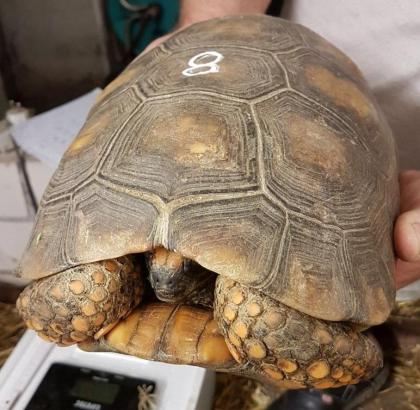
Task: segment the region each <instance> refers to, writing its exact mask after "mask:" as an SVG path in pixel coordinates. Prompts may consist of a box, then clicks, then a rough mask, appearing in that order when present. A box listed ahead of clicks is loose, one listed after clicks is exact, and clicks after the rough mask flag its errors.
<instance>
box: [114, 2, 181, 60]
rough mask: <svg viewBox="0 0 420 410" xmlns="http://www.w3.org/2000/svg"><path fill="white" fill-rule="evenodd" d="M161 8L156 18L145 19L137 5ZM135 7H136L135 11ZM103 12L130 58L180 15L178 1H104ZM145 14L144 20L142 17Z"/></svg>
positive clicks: (161, 34)
mask: <svg viewBox="0 0 420 410" xmlns="http://www.w3.org/2000/svg"><path fill="white" fill-rule="evenodd" d="M152 6H157V7H155V10H156V9H157V8H160V12H159V15H158V17H157V18H148V19H147V16H149V15H150V13H149V14H147V12H143V11H141V10H140V11H139V9H140V7H144V8H147V7H149V10H151V9H150V7H152ZM136 9H137V10H136ZM106 12H107V17H108V20H109V24H110V27H111V29H112V30H113V31H114V33H115V35H116V37H117V39H118V40H119V41H120V42H121V44H123V46H124V48H125V50H126V52H128V53H130V54H131V55H132V56H133V57H134V56H135V55H137V54H139V53H140V52H141V51H142V50H144V48H145V47H146V46H147V45H148V44H149V43H150V42H151V41H153V40H154V39H155V38H157V37H160V36H163V35H164V34H166V33H168V32H169V31H171V30H172V29H173V27H174V26H175V24H176V22H177V20H178V14H179V0H107V2H106ZM144 17H146V19H145V18H144Z"/></svg>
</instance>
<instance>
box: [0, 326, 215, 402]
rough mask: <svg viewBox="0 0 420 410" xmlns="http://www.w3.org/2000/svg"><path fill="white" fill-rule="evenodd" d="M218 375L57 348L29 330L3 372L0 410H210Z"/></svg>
mask: <svg viewBox="0 0 420 410" xmlns="http://www.w3.org/2000/svg"><path fill="white" fill-rule="evenodd" d="M214 381H215V376H214V372H211V371H209V370H205V369H202V368H199V367H194V366H181V365H170V364H165V363H158V362H151V361H148V360H142V359H138V358H135V357H132V356H126V355H122V354H118V353H103V352H98V353H91V352H84V351H82V350H80V349H78V348H77V347H76V346H71V347H58V346H56V345H53V344H51V343H47V342H44V341H43V340H42V339H40V338H39V337H38V336H36V333H35V332H33V331H30V330H28V331H26V333H25V334H24V336H23V337H22V339H21V340H20V341H19V343H18V345H17V346H16V348H15V349H14V350H13V353H12V355H11V356H10V357H9V359H8V360H7V362H6V363H5V365H4V366H3V368H2V369H1V371H0V410H70V409H71V410H73V409H79V410H170V409H171V410H209V409H210V408H211V405H212V401H213V393H214Z"/></svg>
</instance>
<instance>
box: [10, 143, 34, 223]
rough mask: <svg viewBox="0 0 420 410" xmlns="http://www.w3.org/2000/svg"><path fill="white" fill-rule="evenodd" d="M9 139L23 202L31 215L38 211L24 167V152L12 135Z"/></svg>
mask: <svg viewBox="0 0 420 410" xmlns="http://www.w3.org/2000/svg"><path fill="white" fill-rule="evenodd" d="M10 139H11V141H12V144H13V147H14V149H15V152H16V157H17V168H18V174H19V179H20V182H21V186H22V190H23V195H24V197H25V203H26V205H27V208H28V213H29V214H30V215H31V216H35V214H36V213H37V211H38V202H37V200H36V197H35V194H34V190H33V188H32V184H31V181H30V179H29V174H28V170H27V168H26V158H25V154H24V153H23V152H22V151H21V149H20V148H19V146H18V145H17V144H16V142H15V140H14V139H13V137H12V136H10Z"/></svg>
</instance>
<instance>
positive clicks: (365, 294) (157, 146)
mask: <svg viewBox="0 0 420 410" xmlns="http://www.w3.org/2000/svg"><path fill="white" fill-rule="evenodd" d="M397 210H398V182H397V163H396V151H395V144H394V141H393V138H392V135H391V132H390V129H389V127H388V125H387V123H386V121H385V119H384V117H383V114H382V113H381V111H380V110H379V109H378V106H377V104H376V102H375V101H374V99H373V98H372V96H371V94H370V92H369V90H368V88H367V85H366V83H365V81H364V80H363V78H362V75H361V74H360V71H359V70H358V68H357V67H356V66H355V65H354V63H352V61H351V60H350V59H349V58H348V57H346V56H345V55H344V54H343V53H341V52H340V51H339V50H338V49H336V48H335V47H333V46H332V45H331V44H329V43H328V42H327V41H325V40H324V39H322V38H321V37H320V36H318V35H317V34H315V33H313V32H312V31H310V30H309V29H307V28H305V27H302V26H300V25H297V24H293V23H290V22H287V21H284V20H282V19H279V18H273V17H267V16H235V17H226V18H223V19H217V20H209V21H206V22H201V23H198V24H195V25H193V26H190V27H189V28H186V29H184V30H182V31H180V32H178V33H176V34H174V35H173V36H172V37H171V38H170V39H169V40H167V41H166V42H164V43H163V44H162V45H160V46H159V47H157V48H155V49H153V50H151V51H149V52H147V53H146V54H144V55H142V56H140V57H138V58H137V59H135V60H134V61H133V62H132V63H131V64H130V65H129V66H128V67H127V69H126V70H125V71H124V72H123V73H122V74H121V75H120V76H119V77H118V78H117V79H116V80H115V81H113V82H112V83H111V84H110V85H109V86H108V87H107V88H106V89H105V90H104V92H103V93H102V94H101V96H100V97H99V99H98V100H97V102H96V104H95V106H94V107H93V108H92V110H91V111H90V114H89V116H88V118H87V120H86V123H85V125H84V126H83V128H82V130H81V131H80V133H79V134H78V136H77V138H76V139H75V140H74V142H73V143H72V144H71V146H70V147H69V148H68V150H67V151H66V153H65V154H64V156H63V158H62V160H61V162H60V165H59V167H58V169H57V171H56V172H55V174H54V176H53V178H52V179H51V181H50V183H49V185H48V187H47V189H46V192H45V193H44V196H43V198H42V201H41V206H40V210H39V213H38V217H37V221H36V225H35V228H34V231H33V235H32V238H31V240H30V243H29V246H28V248H27V250H26V253H25V255H24V257H23V261H22V264H21V276H23V277H26V278H32V279H34V278H41V277H44V276H48V275H52V274H54V273H57V272H60V271H63V270H65V269H67V268H69V267H73V266H76V265H80V264H84V263H89V262H94V261H98V260H102V259H109V258H111V257H119V256H121V255H125V254H131V253H140V252H145V251H148V250H151V249H153V248H155V247H158V246H164V247H166V248H167V249H170V250H175V251H177V252H179V253H181V254H182V255H183V256H185V257H187V258H190V259H193V260H195V261H197V262H198V263H199V264H201V265H202V266H204V267H205V268H207V269H209V270H211V271H214V272H216V273H218V274H220V275H226V276H227V277H230V278H232V279H234V280H236V281H238V282H240V283H241V284H243V285H247V286H250V287H254V288H257V289H259V290H260V291H262V292H263V293H265V294H266V295H269V296H271V297H273V298H275V299H277V300H278V301H280V302H282V303H284V304H286V305H288V306H290V307H292V308H295V309H298V310H300V311H302V312H304V313H307V314H310V315H312V316H315V317H318V318H322V319H326V320H336V321H344V320H349V321H353V322H357V323H363V324H366V325H372V324H376V323H380V322H382V321H383V320H385V319H386V317H387V316H388V313H389V311H390V308H391V307H392V305H393V300H394V293H395V290H394V282H393V269H394V268H393V266H394V254H393V247H392V227H393V220H394V218H395V215H396V213H397Z"/></svg>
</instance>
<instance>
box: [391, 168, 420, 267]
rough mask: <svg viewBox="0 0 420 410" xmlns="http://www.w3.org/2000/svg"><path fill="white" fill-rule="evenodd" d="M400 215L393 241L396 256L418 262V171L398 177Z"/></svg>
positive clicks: (419, 175) (419, 228)
mask: <svg viewBox="0 0 420 410" xmlns="http://www.w3.org/2000/svg"><path fill="white" fill-rule="evenodd" d="M400 189H401V212H402V213H401V215H400V216H399V217H398V219H397V221H396V224H395V230H394V240H395V248H396V251H397V253H398V256H399V257H400V258H401V259H403V260H405V261H408V262H416V261H420V171H406V172H403V173H401V175H400Z"/></svg>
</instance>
